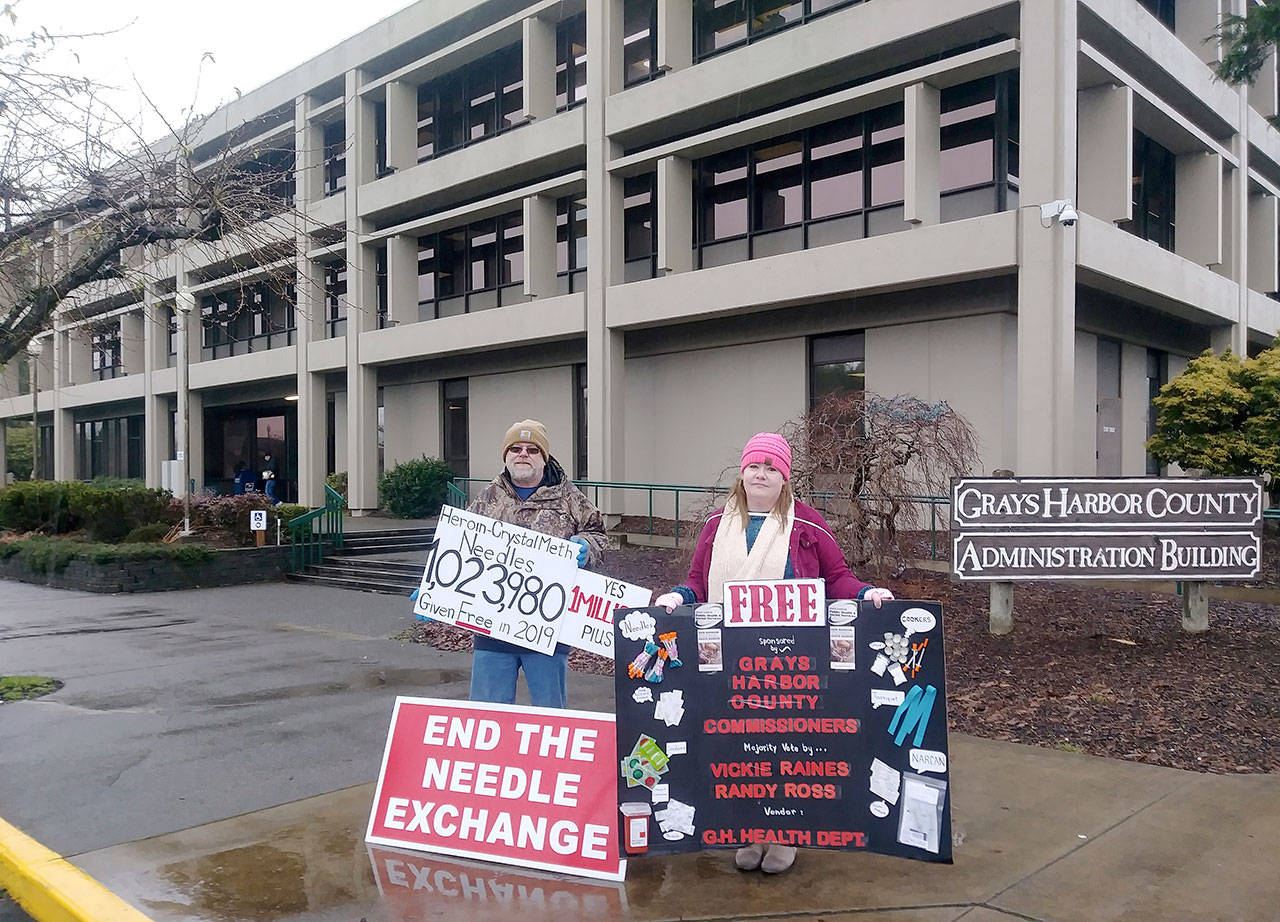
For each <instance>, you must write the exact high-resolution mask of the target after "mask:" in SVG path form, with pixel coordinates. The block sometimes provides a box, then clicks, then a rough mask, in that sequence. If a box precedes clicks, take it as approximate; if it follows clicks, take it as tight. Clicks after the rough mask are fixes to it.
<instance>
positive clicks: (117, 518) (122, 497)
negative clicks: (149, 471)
mask: <svg viewBox="0 0 1280 922" xmlns="http://www.w3.org/2000/svg"><path fill="white" fill-rule="evenodd" d="M124 483H128V481H124ZM71 512H72V514H73V515H75V516H76V517H77V518H79V520H80V521H81V522H82V523H83V526H84V530H85V532H86V533H87V534H88V536H89V540H91V541H104V542H108V543H112V544H114V543H115V542H118V541H123V540H124V538H125V536H126V535H128V534H129V533H130V532H131V531H133V530H134V529H135V528H138V527H139V526H141V525H154V524H160V525H165V526H169V525H173V524H174V522H175V521H176V519H175V518H174V517H173V496H172V494H170V493H169V491H168V490H149V489H147V488H146V487H138V486H125V487H100V486H97V485H95V484H90V485H88V486H86V487H84V488H83V489H82V490H80V491H78V492H77V493H76V494H75V495H74V496H73V498H72V501H71ZM165 531H168V528H167V527H166V528H165Z"/></svg>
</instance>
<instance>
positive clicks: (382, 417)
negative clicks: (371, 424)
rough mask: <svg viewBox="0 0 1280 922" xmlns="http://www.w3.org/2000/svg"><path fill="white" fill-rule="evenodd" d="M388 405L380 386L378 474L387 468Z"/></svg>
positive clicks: (380, 474)
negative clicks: (384, 400)
mask: <svg viewBox="0 0 1280 922" xmlns="http://www.w3.org/2000/svg"><path fill="white" fill-rule="evenodd" d="M386 465H387V407H386V404H385V403H384V402H383V393H382V388H378V476H379V477H381V476H382V472H383V471H385V470H386V469H387V466H386Z"/></svg>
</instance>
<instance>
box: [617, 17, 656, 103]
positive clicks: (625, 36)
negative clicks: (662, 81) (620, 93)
mask: <svg viewBox="0 0 1280 922" xmlns="http://www.w3.org/2000/svg"><path fill="white" fill-rule="evenodd" d="M660 76H662V71H660V70H658V0H623V3H622V83H623V86H634V85H635V84H637V83H646V82H647V81H649V80H652V79H653V78H654V77H660Z"/></svg>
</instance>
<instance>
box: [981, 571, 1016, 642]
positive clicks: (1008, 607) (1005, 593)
mask: <svg viewBox="0 0 1280 922" xmlns="http://www.w3.org/2000/svg"><path fill="white" fill-rule="evenodd" d="M987 630H988V631H989V632H990V633H992V634H995V635H996V636H997V637H998V636H1001V635H1003V634H1011V633H1013V583H992V584H991V612H990V614H989V615H988V617H987Z"/></svg>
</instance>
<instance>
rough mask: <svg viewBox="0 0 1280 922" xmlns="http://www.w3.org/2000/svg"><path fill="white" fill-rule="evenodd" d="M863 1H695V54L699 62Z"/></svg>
mask: <svg viewBox="0 0 1280 922" xmlns="http://www.w3.org/2000/svg"><path fill="white" fill-rule="evenodd" d="M860 2H862V0H694V6H693V35H694V55H695V56H696V57H697V58H698V59H699V60H700V59H702V58H705V57H709V56H710V55H713V54H717V53H719V52H721V51H724V50H726V49H729V48H733V47H735V46H737V45H741V44H745V43H746V42H752V41H755V40H756V39H760V38H764V37H766V36H768V35H772V34H773V33H774V32H778V31H780V30H782V29H785V28H787V27H788V26H793V25H796V24H798V23H801V22H804V20H805V19H807V18H809V17H810V16H817V15H819V14H821V13H824V12H826V11H827V10H832V9H835V8H836V7H839V6H849V5H850V4H853V3H860Z"/></svg>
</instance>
